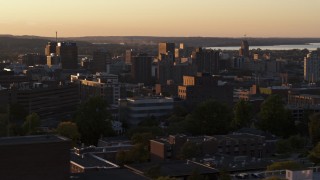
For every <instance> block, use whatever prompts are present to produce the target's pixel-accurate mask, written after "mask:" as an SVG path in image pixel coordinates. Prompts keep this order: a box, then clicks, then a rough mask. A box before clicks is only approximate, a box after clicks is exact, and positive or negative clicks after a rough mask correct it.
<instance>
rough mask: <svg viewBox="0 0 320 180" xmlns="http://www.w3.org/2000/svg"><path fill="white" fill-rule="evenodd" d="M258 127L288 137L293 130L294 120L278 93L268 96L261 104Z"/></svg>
mask: <svg viewBox="0 0 320 180" xmlns="http://www.w3.org/2000/svg"><path fill="white" fill-rule="evenodd" d="M259 115H260V120H259V122H258V127H259V128H260V129H261V130H264V131H269V132H271V133H273V134H275V135H278V136H282V137H288V136H290V135H291V134H292V133H293V132H294V122H293V121H292V120H291V118H290V115H289V113H288V111H287V110H286V109H285V107H284V103H283V101H282V99H281V96H279V95H271V96H269V97H268V98H267V99H266V100H265V101H264V102H263V104H262V106H261V111H260V114H259Z"/></svg>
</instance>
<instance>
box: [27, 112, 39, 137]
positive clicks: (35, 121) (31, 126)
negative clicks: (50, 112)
mask: <svg viewBox="0 0 320 180" xmlns="http://www.w3.org/2000/svg"><path fill="white" fill-rule="evenodd" d="M40 125H41V121H40V117H39V115H38V114H37V113H31V114H29V115H28V116H27V117H26V120H25V121H24V123H23V129H24V131H25V132H26V134H35V133H36V132H37V131H38V130H39V127H40Z"/></svg>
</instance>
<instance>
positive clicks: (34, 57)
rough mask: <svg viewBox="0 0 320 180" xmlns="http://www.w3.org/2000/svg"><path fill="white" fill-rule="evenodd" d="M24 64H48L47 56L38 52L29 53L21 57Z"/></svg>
mask: <svg viewBox="0 0 320 180" xmlns="http://www.w3.org/2000/svg"><path fill="white" fill-rule="evenodd" d="M21 61H22V64H25V65H27V66H34V65H36V64H46V57H45V56H44V55H41V54H38V53H28V54H24V55H23V56H22V57H21Z"/></svg>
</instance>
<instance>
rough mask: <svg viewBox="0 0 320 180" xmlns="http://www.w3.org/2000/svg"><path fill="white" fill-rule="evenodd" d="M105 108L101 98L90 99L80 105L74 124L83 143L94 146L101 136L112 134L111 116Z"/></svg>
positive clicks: (105, 104) (105, 105)
mask: <svg viewBox="0 0 320 180" xmlns="http://www.w3.org/2000/svg"><path fill="white" fill-rule="evenodd" d="M107 107H108V106H107V103H106V102H105V101H104V100H103V99H102V98H101V97H92V98H90V99H89V100H88V101H86V102H84V103H82V104H81V105H80V107H79V109H78V111H77V113H76V117H75V122H76V124H77V125H78V128H79V132H80V135H81V141H82V142H83V143H85V144H87V145H96V144H97V143H98V139H99V138H100V137H101V136H110V135H113V134H114V132H113V130H112V127H111V114H110V112H109V111H108V110H107Z"/></svg>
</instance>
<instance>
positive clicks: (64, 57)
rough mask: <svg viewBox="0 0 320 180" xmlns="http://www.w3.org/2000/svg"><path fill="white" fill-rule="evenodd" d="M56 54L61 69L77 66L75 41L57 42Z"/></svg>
mask: <svg viewBox="0 0 320 180" xmlns="http://www.w3.org/2000/svg"><path fill="white" fill-rule="evenodd" d="M56 54H57V56H59V57H60V61H61V67H62V69H77V68H78V47H77V44H76V43H71V42H59V43H58V44H57V47H56Z"/></svg>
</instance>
